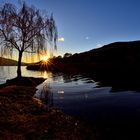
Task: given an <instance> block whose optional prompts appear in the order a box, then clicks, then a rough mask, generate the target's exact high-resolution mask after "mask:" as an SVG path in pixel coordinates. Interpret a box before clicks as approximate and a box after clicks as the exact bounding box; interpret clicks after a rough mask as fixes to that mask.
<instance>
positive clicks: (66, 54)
mask: <svg viewBox="0 0 140 140" xmlns="http://www.w3.org/2000/svg"><path fill="white" fill-rule="evenodd" d="M70 56H72V54H71V53H65V54H64V56H63V58H66V57H70Z"/></svg>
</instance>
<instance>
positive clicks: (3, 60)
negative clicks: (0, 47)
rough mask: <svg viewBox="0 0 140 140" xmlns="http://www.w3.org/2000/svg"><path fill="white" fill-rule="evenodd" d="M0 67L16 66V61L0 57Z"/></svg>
mask: <svg viewBox="0 0 140 140" xmlns="http://www.w3.org/2000/svg"><path fill="white" fill-rule="evenodd" d="M22 65H24V66H27V65H28V64H26V63H22ZM0 66H17V61H15V60H12V59H7V58H3V57H0Z"/></svg>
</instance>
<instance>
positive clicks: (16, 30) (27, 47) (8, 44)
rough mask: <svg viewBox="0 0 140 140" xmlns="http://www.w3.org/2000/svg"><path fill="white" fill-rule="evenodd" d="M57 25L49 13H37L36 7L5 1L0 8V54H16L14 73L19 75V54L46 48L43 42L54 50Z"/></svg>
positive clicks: (36, 51)
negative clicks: (19, 5)
mask: <svg viewBox="0 0 140 140" xmlns="http://www.w3.org/2000/svg"><path fill="white" fill-rule="evenodd" d="M57 38H58V33H57V27H56V24H55V20H54V18H53V14H51V15H50V16H49V15H46V14H45V13H43V14H41V12H40V10H38V9H36V8H35V7H33V6H28V5H27V4H26V3H25V2H23V4H22V5H21V7H20V8H17V7H16V6H15V5H14V4H11V3H5V4H4V5H1V7H0V39H1V40H0V47H1V56H3V55H9V56H11V57H12V56H13V55H14V54H15V52H16V53H18V68H17V76H18V77H21V76H22V75H21V61H22V56H23V53H24V54H25V53H28V54H30V55H32V54H33V53H37V54H40V53H41V52H46V51H47V46H48V45H46V44H47V43H49V44H50V46H51V47H52V48H54V49H57V45H56V42H57Z"/></svg>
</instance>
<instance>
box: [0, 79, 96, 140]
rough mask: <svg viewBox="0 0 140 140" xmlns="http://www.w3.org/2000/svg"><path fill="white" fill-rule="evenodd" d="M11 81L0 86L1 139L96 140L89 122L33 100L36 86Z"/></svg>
mask: <svg viewBox="0 0 140 140" xmlns="http://www.w3.org/2000/svg"><path fill="white" fill-rule="evenodd" d="M26 80H27V81H28V78H27V79H26V78H24V82H25V81H26ZM32 80H33V79H32ZM11 81H12V82H11ZM11 81H8V82H7V84H5V85H3V86H1V87H0V140H26V139H30V140H85V139H88V140H90V139H94V133H93V132H92V130H91V129H90V127H89V126H88V125H87V124H86V123H84V122H82V121H80V120H77V119H76V118H74V117H71V116H69V115H66V114H64V113H63V112H61V111H60V110H57V109H55V108H48V107H46V106H44V105H43V104H42V103H41V101H40V100H38V99H36V98H34V97H33V95H34V93H35V91H36V88H35V85H33V84H30V83H28V84H27V85H28V86H27V85H23V82H21V84H19V83H20V82H19V81H18V80H17V79H16V80H15V79H14V80H11ZM13 81H14V82H13ZM35 81H38V79H34V82H35ZM26 83H27V82H26Z"/></svg>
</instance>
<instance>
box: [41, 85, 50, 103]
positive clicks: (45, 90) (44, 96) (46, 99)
mask: <svg viewBox="0 0 140 140" xmlns="http://www.w3.org/2000/svg"><path fill="white" fill-rule="evenodd" d="M39 94H40V95H39V96H40V97H39V98H40V99H41V100H42V101H43V103H44V104H46V105H48V106H52V105H53V93H52V92H51V91H50V86H49V84H47V83H44V84H43V86H42V88H41V90H40V92H39Z"/></svg>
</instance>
